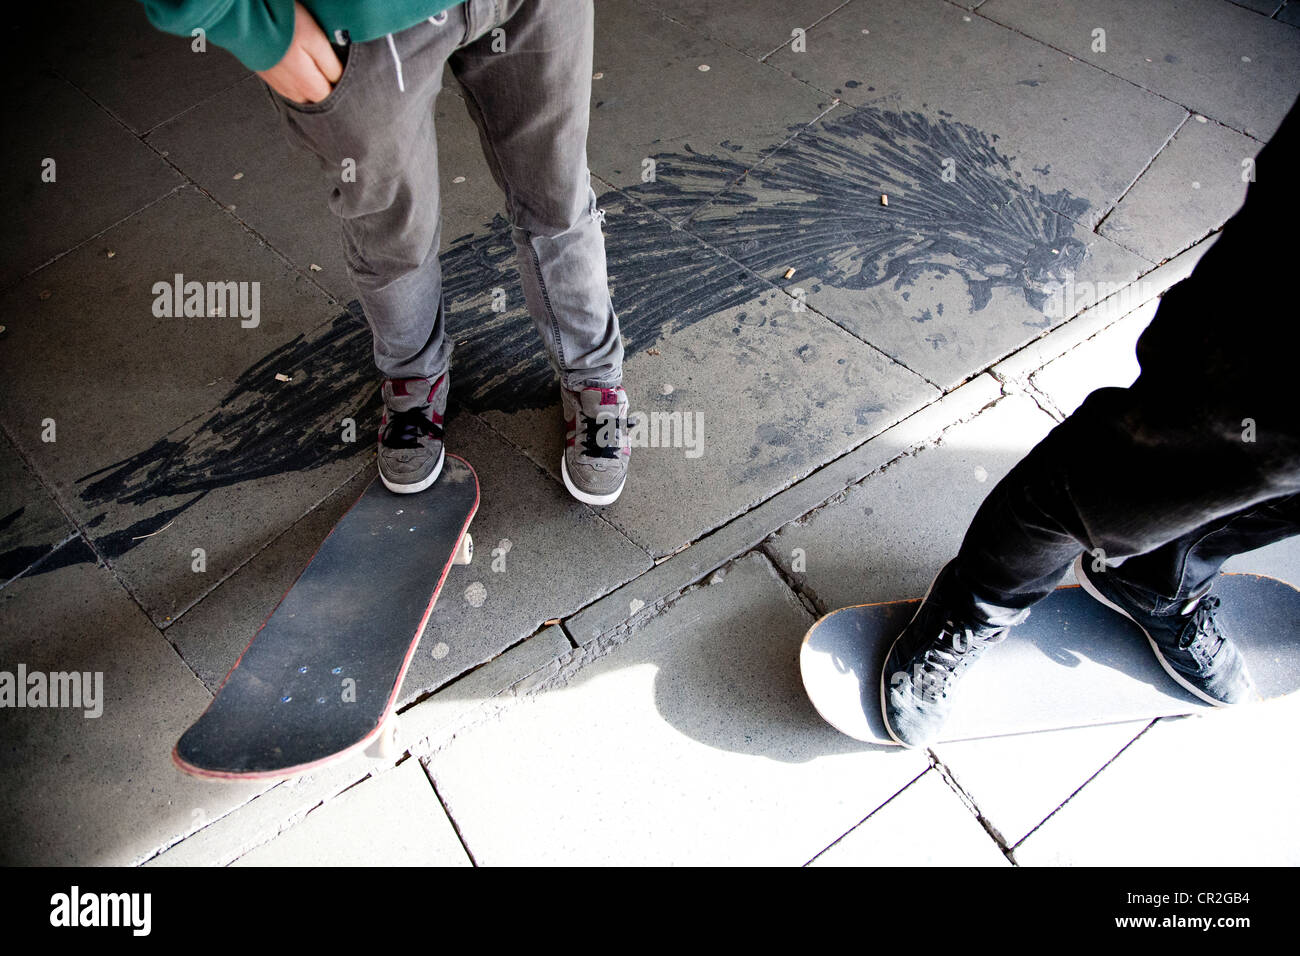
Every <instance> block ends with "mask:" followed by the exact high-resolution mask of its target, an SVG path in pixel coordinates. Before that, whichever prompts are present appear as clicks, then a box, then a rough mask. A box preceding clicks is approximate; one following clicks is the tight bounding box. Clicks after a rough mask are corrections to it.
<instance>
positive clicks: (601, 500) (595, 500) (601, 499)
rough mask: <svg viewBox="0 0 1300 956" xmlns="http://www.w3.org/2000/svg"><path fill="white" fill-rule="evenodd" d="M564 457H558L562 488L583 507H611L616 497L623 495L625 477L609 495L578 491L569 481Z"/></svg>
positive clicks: (625, 482)
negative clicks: (562, 481) (567, 490)
mask: <svg viewBox="0 0 1300 956" xmlns="http://www.w3.org/2000/svg"><path fill="white" fill-rule="evenodd" d="M566 457H567V456H565V455H561V456H560V477H562V478H563V479H564V487H566V488H568V489H569V494H571V495H573V497H575V498H577V499H578V500H579V501H581V502H582V503H583V504H585V505H612V504H613V503H614V502H615V501H617V500H618V496H619V495H621V494H622V493H623V486H624V485H625V484H627V476H626V475H624V476H623V480H622V481H620V482H619V483H618V487H617V488H615V489H614V490H613V491H612V492H611V493H610V494H607V495H593V494H591V493H589V492H586V491H580V490H578V488H577V487H576V486H575V485H574V484H573V482H572V481H571V480H570V479H569V467H568V465H566V464H565V458H566Z"/></svg>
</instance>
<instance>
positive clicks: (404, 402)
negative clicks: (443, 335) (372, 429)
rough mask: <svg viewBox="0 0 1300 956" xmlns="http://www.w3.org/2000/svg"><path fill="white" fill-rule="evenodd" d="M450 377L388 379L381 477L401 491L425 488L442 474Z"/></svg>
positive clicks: (381, 428) (387, 485)
mask: <svg viewBox="0 0 1300 956" xmlns="http://www.w3.org/2000/svg"><path fill="white" fill-rule="evenodd" d="M447 389H448V384H447V376H446V375H445V374H444V375H443V376H442V377H440V378H438V379H437V380H433V379H427V378H389V379H384V387H383V394H384V417H383V420H382V421H380V423H379V478H380V480H381V481H382V482H383V483H384V487H385V488H387V489H388V490H389V491H395V492H397V493H398V494H411V493H412V492H416V491H423V490H424V489H425V488H428V487H429V486H430V485H431V484H433V483H434V482H435V481H437V480H438V475H440V474H442V461H443V456H444V451H443V447H442V416H443V413H444V412H446V411H447Z"/></svg>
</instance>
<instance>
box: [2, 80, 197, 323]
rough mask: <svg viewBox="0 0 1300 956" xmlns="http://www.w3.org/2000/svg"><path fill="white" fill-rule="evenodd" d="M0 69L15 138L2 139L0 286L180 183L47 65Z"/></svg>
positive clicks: (154, 156)
mask: <svg viewBox="0 0 1300 956" xmlns="http://www.w3.org/2000/svg"><path fill="white" fill-rule="evenodd" d="M5 75H6V76H7V78H8V89H7V92H6V97H5V98H6V103H5V107H6V116H5V126H6V127H7V128H10V129H13V130H20V131H21V135H15V136H13V137H11V138H10V139H9V143H8V148H6V149H5V151H4V156H3V159H0V205H3V208H4V210H5V214H6V216H7V217H8V221H9V225H8V227H7V228H6V229H5V230H4V233H3V238H0V287H7V286H11V285H12V284H13V283H14V282H16V281H17V280H18V279H19V278H21V277H22V276H24V275H26V274H27V273H29V272H30V271H32V270H33V269H35V268H37V267H38V266H40V265H42V264H43V263H45V262H47V261H48V260H50V259H51V258H53V257H54V256H57V255H59V254H61V253H64V252H67V251H68V250H69V249H71V248H72V247H73V246H75V245H77V244H78V243H80V242H84V241H86V240H87V239H89V238H90V237H91V236H93V235H95V234H96V233H99V232H102V231H103V230H105V229H107V228H109V227H110V226H112V225H113V224H114V223H115V222H118V221H119V220H121V219H123V218H124V217H126V216H129V215H130V214H131V213H133V212H135V211H136V210H138V209H141V208H143V207H145V206H147V205H148V204H149V203H151V202H154V201H155V200H157V199H159V198H161V197H162V196H164V195H166V194H167V193H168V192H170V191H171V190H173V189H175V188H176V187H177V186H179V185H180V184H181V182H182V179H181V177H180V176H179V175H177V173H176V171H175V170H173V169H172V168H171V167H169V166H168V165H167V163H166V161H165V160H163V159H162V158H161V157H159V156H158V154H157V153H155V152H154V151H153V150H151V149H149V147H147V146H145V145H144V144H143V143H141V142H140V141H139V140H138V139H136V137H135V136H133V135H131V133H129V132H128V131H127V130H125V129H123V128H122V126H121V124H120V123H118V122H117V121H116V120H115V119H113V118H112V117H111V116H109V115H108V114H107V113H105V112H104V111H103V110H102V109H101V108H100V107H99V106H97V105H96V104H95V102H94V101H93V100H91V99H89V98H88V97H87V96H86V95H85V94H83V93H82V92H81V91H80V90H78V89H76V88H75V87H74V86H72V85H71V84H70V83H68V82H67V81H66V80H64V79H62V78H61V77H59V76H57V75H55V74H54V73H53V72H51V71H50V70H48V69H37V70H31V71H19V70H14V69H10V70H7V71H6V74H5ZM51 163H52V164H53V165H51ZM50 176H53V180H52V181H51V180H50V179H49V177H50ZM24 305H25V308H24V309H23V311H24V312H27V311H30V310H31V308H32V305H31V304H28V303H26V302H25V303H24ZM10 314H12V313H10ZM11 327H12V325H11Z"/></svg>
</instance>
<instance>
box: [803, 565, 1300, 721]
mask: <svg viewBox="0 0 1300 956" xmlns="http://www.w3.org/2000/svg"><path fill="white" fill-rule="evenodd" d="M1213 593H1214V594H1217V595H1218V596H1219V598H1220V599H1221V601H1222V604H1221V605H1220V607H1219V611H1218V618H1219V620H1220V621H1222V622H1223V626H1224V629H1225V631H1226V632H1227V633H1228V634H1230V635H1232V639H1233V641H1234V642H1236V644H1237V645H1238V647H1240V648H1241V652H1242V654H1243V655H1244V656H1245V658H1246V666H1247V667H1248V668H1249V669H1250V673H1251V676H1252V677H1253V678H1254V679H1255V684H1256V686H1257V687H1258V688H1259V692H1260V695H1261V696H1262V697H1263V698H1265V699H1269V698H1273V697H1281V696H1283V695H1285V694H1289V693H1292V692H1293V691H1295V690H1297V689H1300V591H1297V590H1296V589H1295V588H1293V587H1292V586H1291V585H1290V584H1288V583H1286V582H1285V581H1280V580H1278V579H1277V578H1270V577H1266V576H1264V575H1260V574H1221V575H1219V578H1218V580H1217V581H1216V582H1215V586H1214V591H1213ZM918 603H919V602H918V601H916V600H911V601H895V602H891V603H886V604H863V605H859V606H857V607H846V608H843V609H841V610H839V611H834V612H832V613H830V614H828V615H826V616H825V617H823V618H822V619H821V620H819V621H818V622H817V623H816V624H814V625H813V626H812V627H811V628H810V629H809V630H808V633H807V634H805V635H804V639H803V645H802V647H801V648H800V650H799V670H800V673H801V675H802V677H803V686H804V690H805V691H806V692H807V694H808V699H809V700H811V701H812V704H813V706H814V707H815V708H816V709H817V712H818V713H819V714H821V716H822V717H823V718H824V719H825V720H826V722H827V723H829V724H830V725H831V726H832V727H835V728H836V729H837V730H839V731H841V732H843V733H845V734H848V735H849V736H850V737H854V738H856V739H857V740H862V741H867V742H870V743H878V744H889V745H891V746H898V744H897V742H896V741H895V740H894V739H893V738H892V737H890V736H889V733H888V732H887V731H886V730H885V723H884V718H883V716H882V715H881V702H880V672H881V669H882V668H883V667H884V661H885V655H886V654H887V653H888V652H889V648H890V646H891V645H892V644H893V642H894V638H895V637H897V636H898V635H899V633H900V632H901V631H902V630H903V628H904V627H906V626H907V624H908V623H909V622H910V621H911V620H912V616H913V615H914V614H915V613H916V608H917V605H918ZM1211 707H1212V705H1210V704H1208V703H1206V702H1205V701H1203V700H1201V699H1200V698H1198V697H1196V696H1194V695H1193V694H1191V693H1189V692H1188V691H1186V690H1184V689H1183V688H1182V687H1181V686H1180V685H1179V684H1177V683H1176V682H1175V681H1174V680H1173V678H1171V677H1170V676H1169V675H1168V674H1166V673H1165V671H1164V669H1163V668H1162V667H1161V665H1160V663H1159V661H1157V660H1156V656H1155V654H1154V653H1153V652H1152V650H1151V645H1150V644H1149V643H1148V642H1147V638H1146V635H1145V634H1143V632H1142V630H1141V629H1140V628H1139V627H1138V626H1137V625H1136V624H1134V623H1133V622H1132V621H1130V620H1129V619H1128V618H1126V617H1124V616H1123V615H1121V614H1119V613H1117V612H1116V611H1113V610H1111V609H1110V608H1108V607H1106V606H1104V605H1102V604H1101V603H1100V602H1098V601H1097V600H1096V599H1095V598H1093V597H1092V596H1091V595H1089V594H1087V593H1086V592H1085V591H1084V590H1083V588H1081V587H1079V586H1078V585H1066V586H1064V587H1060V588H1057V589H1056V590H1055V591H1054V592H1053V593H1052V594H1050V595H1048V596H1047V597H1046V598H1044V599H1043V600H1042V601H1040V602H1039V603H1038V604H1036V605H1034V608H1033V611H1032V612H1031V613H1030V615H1029V617H1028V618H1027V619H1026V620H1025V621H1024V622H1023V623H1022V624H1020V625H1019V626H1017V627H1014V628H1012V629H1011V632H1010V634H1009V635H1008V636H1007V639H1006V640H1005V641H1003V642H1002V643H1000V644H997V645H995V646H993V647H990V648H989V649H988V650H987V651H985V653H984V656H983V657H981V658H980V660H979V662H978V663H977V664H975V665H974V666H973V667H971V669H970V670H969V671H967V672H966V674H965V675H964V676H963V677H962V679H961V683H960V685H959V686H958V688H957V692H956V696H955V698H954V701H953V708H952V712H951V714H950V715H949V717H948V721H947V723H946V724H945V726H944V731H943V733H942V734H941V735H940V737H939V741H940V742H942V741H953V740H971V739H976V738H981V737H1000V736H1005V735H1010V734H1021V733H1032V732H1034V731H1042V730H1063V729H1065V728H1069V727H1085V726H1092V725H1096V724H1110V723H1119V722H1122V721H1127V720H1141V719H1149V718H1153V717H1167V716H1173V715H1179V714H1191V713H1197V712H1200V711H1203V710H1207V709H1210V708H1211Z"/></svg>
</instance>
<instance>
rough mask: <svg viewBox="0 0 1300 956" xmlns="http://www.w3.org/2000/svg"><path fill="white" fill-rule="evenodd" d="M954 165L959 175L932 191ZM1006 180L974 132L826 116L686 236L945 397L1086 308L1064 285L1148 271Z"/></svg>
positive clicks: (900, 118) (923, 121)
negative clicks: (954, 160)
mask: <svg viewBox="0 0 1300 956" xmlns="http://www.w3.org/2000/svg"><path fill="white" fill-rule="evenodd" d="M837 16H838V14H837ZM935 120H937V122H936V121H935ZM981 142H982V144H983V145H982V146H980V147H977V144H978V143H981ZM977 148H985V149H986V150H987V151H986V154H985V155H984V156H983V157H981V158H977V157H976V156H974V155H973V154H974V151H975V150H976V149H977ZM952 154H959V155H961V156H962V170H961V173H960V174H959V176H958V179H957V180H956V181H954V182H951V183H948V182H942V181H940V179H939V177H940V176H941V175H942V172H941V168H942V164H943V163H944V162H945V161H950V158H951V155H952ZM1010 169H1011V166H1010V164H1009V162H1008V160H1007V159H1006V157H1005V156H1002V155H1000V154H996V153H995V151H993V150H992V146H991V144H990V143H989V142H988V141H987V139H986V138H984V134H982V133H980V132H978V131H976V130H975V129H974V128H973V127H970V126H965V125H962V124H953V123H951V122H949V121H948V120H945V119H943V118H941V117H935V118H934V119H931V118H930V117H927V116H926V115H925V114H923V113H920V112H908V113H897V112H894V111H892V110H882V109H878V108H875V107H865V108H862V109H859V110H837V111H836V112H835V113H834V114H833V115H831V116H829V117H828V118H827V119H825V120H823V121H820V122H819V123H817V124H815V126H814V127H813V128H811V129H809V130H808V131H806V132H805V133H803V134H802V135H800V136H799V137H798V138H797V139H795V140H793V141H791V142H790V143H789V144H787V145H786V146H784V147H782V148H781V149H780V150H778V151H777V152H776V153H775V154H773V155H772V156H771V157H770V158H769V159H768V160H767V161H766V162H765V163H764V164H763V165H762V166H760V167H758V168H756V169H754V170H752V171H751V172H749V173H748V174H747V175H745V176H744V177H743V178H742V179H741V180H740V181H738V182H737V183H736V184H735V185H734V186H731V187H729V188H728V189H727V190H726V191H724V192H723V193H722V194H720V195H719V196H718V197H717V199H716V200H714V201H713V202H711V203H710V204H709V205H708V206H707V207H705V208H703V209H702V210H700V211H699V212H698V213H697V214H696V215H695V217H694V218H693V219H692V220H691V221H690V222H689V223H687V225H686V228H687V229H688V230H689V231H691V232H692V233H694V234H696V235H698V236H700V237H701V238H702V239H704V240H705V241H706V242H708V243H709V244H711V245H713V246H714V247H715V248H717V249H719V250H720V251H722V252H723V253H725V254H726V255H728V256H730V257H732V258H734V259H736V260H737V261H739V262H741V263H743V264H745V265H746V266H748V267H749V268H750V269H752V270H754V272H756V273H757V274H758V275H760V276H762V277H763V278H765V279H767V280H768V281H770V282H772V283H774V284H776V285H778V286H779V287H780V288H781V289H782V290H783V291H784V292H785V293H786V294H787V295H789V296H792V297H794V298H795V299H797V300H800V301H803V302H806V304H807V305H808V306H810V307H811V308H813V309H815V310H817V311H818V312H821V313H822V314H824V315H826V316H829V317H830V318H831V319H832V320H834V321H835V322H836V323H838V324H839V325H841V326H842V327H844V328H845V329H847V330H848V331H850V332H852V333H853V334H854V335H856V336H857V337H859V338H860V339H862V340H863V341H866V342H869V343H871V344H872V345H874V346H876V347H877V348H879V349H881V350H882V351H884V352H886V353H887V354H888V355H890V356H891V357H893V358H894V359H896V360H897V361H899V362H901V363H902V364H904V365H906V366H908V367H909V368H911V369H913V370H914V371H916V372H918V373H919V374H921V375H924V376H925V377H926V378H927V379H929V380H930V381H931V382H933V383H935V384H936V385H939V386H940V387H942V388H945V389H947V388H951V387H953V386H955V385H957V384H959V383H960V382H962V381H963V380H965V379H966V378H969V377H970V376H971V375H973V374H975V373H977V372H978V371H980V370H982V369H983V368H984V367H986V366H987V365H989V364H991V363H992V362H994V361H997V360H998V359H1000V358H1002V357H1003V356H1004V355H1006V354H1008V353H1009V352H1012V351H1014V350H1015V349H1016V348H1018V347H1019V346H1021V345H1023V344H1024V343H1026V342H1028V341H1030V340H1032V339H1033V338H1035V337H1036V336H1039V335H1041V334H1042V333H1043V332H1044V330H1046V329H1048V328H1050V327H1051V326H1053V325H1056V324H1059V323H1060V322H1062V321H1064V320H1066V319H1069V318H1070V317H1071V316H1072V315H1074V314H1075V313H1077V311H1079V310H1080V309H1082V308H1084V306H1085V305H1086V304H1087V303H1084V302H1078V303H1077V305H1076V303H1075V300H1074V299H1068V300H1067V299H1066V298H1065V297H1064V296H1063V295H1062V294H1061V290H1062V288H1063V286H1064V285H1065V284H1067V283H1071V282H1072V283H1075V284H1076V285H1077V284H1080V283H1086V284H1096V283H1102V282H1104V283H1107V284H1108V285H1120V284H1125V283H1128V282H1131V281H1132V280H1133V279H1135V278H1137V277H1138V275H1140V274H1141V273H1142V272H1145V271H1147V269H1149V268H1150V266H1149V265H1148V264H1147V263H1145V262H1144V261H1143V260H1142V259H1140V258H1139V257H1137V256H1135V255H1133V254H1131V253H1129V252H1126V251H1124V250H1122V249H1121V248H1120V247H1119V246H1117V245H1116V244H1114V243H1113V242H1111V241H1110V240H1108V239H1103V238H1100V237H1098V236H1095V235H1092V234H1090V233H1087V232H1084V231H1082V230H1079V229H1078V227H1077V226H1076V225H1075V223H1074V222H1072V221H1071V220H1070V219H1068V218H1066V217H1065V216H1063V215H1061V214H1059V213H1057V212H1054V211H1052V210H1051V209H1050V208H1048V206H1047V205H1046V204H1045V197H1044V196H1043V194H1042V193H1041V192H1040V191H1038V190H1037V188H1036V187H1035V188H1024V187H1022V185H1021V184H1020V182H1018V181H1017V180H1016V178H1015V176H1016V175H1019V174H1018V173H1016V174H1014V175H1013V174H1012V172H1011V171H1010ZM932 173H933V176H931V174H932ZM926 177H930V178H933V179H934V180H935V181H934V183H933V184H931V183H927V182H925V178H926ZM882 197H887V199H885V198H882ZM886 202H887V204H886ZM1077 208H1079V209H1082V208H1083V207H1082V204H1080V205H1079V206H1078V207H1077ZM793 237H797V238H793ZM790 270H794V271H793V272H791V271H790Z"/></svg>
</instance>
